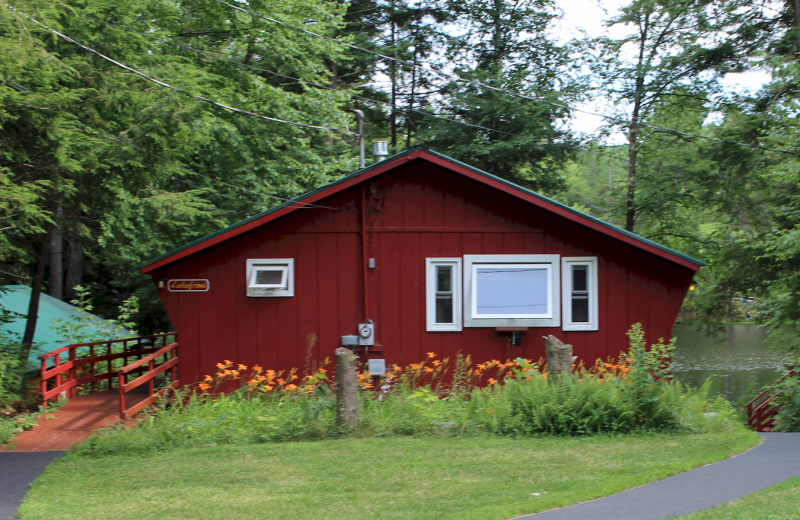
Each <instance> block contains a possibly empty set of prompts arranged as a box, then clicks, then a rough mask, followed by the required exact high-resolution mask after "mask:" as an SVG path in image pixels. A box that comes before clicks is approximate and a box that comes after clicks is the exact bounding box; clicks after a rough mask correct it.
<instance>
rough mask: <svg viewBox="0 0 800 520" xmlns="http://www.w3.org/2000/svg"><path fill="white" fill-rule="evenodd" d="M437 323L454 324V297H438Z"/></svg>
mask: <svg viewBox="0 0 800 520" xmlns="http://www.w3.org/2000/svg"><path fill="white" fill-rule="evenodd" d="M436 323H453V296H452V294H451V295H450V296H439V295H437V296H436Z"/></svg>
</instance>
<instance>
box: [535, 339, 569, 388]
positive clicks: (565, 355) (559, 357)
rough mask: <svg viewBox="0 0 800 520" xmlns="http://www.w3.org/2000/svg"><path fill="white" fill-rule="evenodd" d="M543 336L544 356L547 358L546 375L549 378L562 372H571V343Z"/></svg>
mask: <svg viewBox="0 0 800 520" xmlns="http://www.w3.org/2000/svg"><path fill="white" fill-rule="evenodd" d="M542 337H543V338H544V356H545V359H546V360H547V377H548V378H550V379H551V380H552V379H553V378H555V377H558V376H560V375H562V374H571V373H572V362H573V361H575V358H574V357H572V345H565V344H564V342H563V341H561V340H560V339H558V338H557V337H555V336H553V335H552V334H551V335H550V336H542Z"/></svg>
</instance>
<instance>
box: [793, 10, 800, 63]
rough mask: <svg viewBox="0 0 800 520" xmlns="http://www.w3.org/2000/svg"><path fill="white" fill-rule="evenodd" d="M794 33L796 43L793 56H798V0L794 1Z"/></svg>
mask: <svg viewBox="0 0 800 520" xmlns="http://www.w3.org/2000/svg"><path fill="white" fill-rule="evenodd" d="M794 31H795V39H796V41H797V51H796V52H795V55H800V0H794Z"/></svg>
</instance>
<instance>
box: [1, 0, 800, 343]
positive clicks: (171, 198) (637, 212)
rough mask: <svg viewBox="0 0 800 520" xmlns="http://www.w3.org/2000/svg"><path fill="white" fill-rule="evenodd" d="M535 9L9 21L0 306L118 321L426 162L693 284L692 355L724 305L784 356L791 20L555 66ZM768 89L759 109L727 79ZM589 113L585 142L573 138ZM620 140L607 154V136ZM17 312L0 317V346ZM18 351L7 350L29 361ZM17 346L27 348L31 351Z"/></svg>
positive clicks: (796, 308)
mask: <svg viewBox="0 0 800 520" xmlns="http://www.w3.org/2000/svg"><path fill="white" fill-rule="evenodd" d="M559 15H560V11H559V6H558V4H557V2H555V1H551V0H460V1H455V0H419V1H410V0H352V1H349V2H345V1H336V0H313V1H312V0H268V1H264V0H249V1H248V2H246V3H245V2H238V1H237V0H229V1H223V0H126V1H124V2H118V1H117V2H112V1H109V0H25V1H2V2H0V126H1V128H2V129H1V130H0V285H12V284H26V285H29V286H32V287H33V288H34V294H36V292H37V290H39V289H41V290H43V291H44V292H46V293H49V294H50V295H51V296H54V297H56V298H59V299H62V300H65V301H69V300H70V299H72V298H74V297H75V296H76V287H86V288H88V290H89V294H90V296H91V300H92V305H93V307H94V310H95V311H96V312H97V313H98V314H100V315H107V316H110V315H112V314H113V312H114V310H113V309H116V308H117V307H118V306H119V305H120V304H121V302H123V301H125V300H126V299H128V298H129V297H130V296H132V295H136V296H138V297H139V301H140V312H139V313H138V315H137V316H136V320H137V326H138V330H139V332H140V333H151V332H157V331H164V330H167V329H169V323H168V321H167V318H166V316H165V314H164V312H163V309H162V307H161V303H160V300H159V298H158V297H157V294H156V292H155V288H154V287H153V284H152V281H151V280H150V279H149V278H148V277H145V276H142V275H140V274H139V273H138V270H136V269H135V266H136V265H137V264H139V263H141V262H143V261H144V260H147V259H149V258H152V257H155V256H157V255H159V254H162V253H164V252H165V251H169V250H171V249H173V248H174V247H177V246H179V245H182V244H185V243H187V242H190V241H192V240H195V239H197V238H200V237H202V236H205V235H207V234H209V233H213V232H215V231H217V230H219V229H221V228H223V227H225V226H228V225H230V224H232V223H234V222H236V221H238V220H241V219H243V218H245V217H247V216H250V215H255V214H257V213H258V212H260V211H263V210H265V209H268V208H270V207H273V206H275V205H277V204H280V203H282V202H284V201H286V200H287V199H291V198H292V197H294V196H297V195H299V194H301V193H303V192H305V191H307V190H309V189H312V188H315V187H318V186H321V185H324V184H326V183H328V182H330V181H332V180H334V179H336V178H338V177H341V176H343V175H345V174H348V173H350V172H352V171H354V170H356V169H357V167H358V147H357V144H356V142H357V135H356V134H357V126H356V123H355V118H354V115H353V110H355V109H358V110H362V111H363V112H364V113H365V115H366V124H365V134H366V141H367V143H370V142H371V141H374V140H386V141H389V147H390V151H391V152H392V153H396V152H400V151H402V150H404V149H406V148H408V147H410V146H415V145H425V146H427V147H429V148H430V149H432V150H435V151H438V152H441V153H444V154H446V155H449V156H451V157H454V158H456V159H459V160H462V161H464V162H466V163H468V164H471V165H474V166H476V167H478V168H481V169H483V170H486V171H488V172H490V173H493V174H495V175H498V176H500V177H504V178H506V179H509V180H511V181H513V182H515V183H518V184H520V185H522V186H525V187H527V188H531V189H534V190H536V191H539V192H541V193H543V194H545V195H547V196H549V197H552V198H554V199H556V200H559V201H561V202H563V203H565V204H568V205H570V206H572V207H574V208H577V209H579V210H582V211H585V212H587V213H590V214H592V215H594V216H595V217H597V218H600V219H603V220H605V221H608V222H610V223H612V224H615V225H617V226H620V227H623V228H625V229H627V230H629V231H633V232H635V233H637V234H639V235H641V236H643V237H645V238H649V239H652V240H655V241H657V242H660V243H662V244H665V245H667V246H669V247H672V248H675V249H677V250H679V251H681V252H685V253H687V254H689V255H691V256H693V257H696V258H699V259H702V260H704V261H706V262H708V263H709V266H708V267H706V268H704V269H703V270H702V271H701V272H700V273H699V275H698V277H697V282H698V290H697V291H695V293H693V295H692V298H690V299H689V300H688V301H687V304H686V306H687V308H688V309H689V310H691V311H693V312H694V313H695V315H696V316H697V318H698V321H697V323H698V324H699V325H700V326H702V327H704V328H705V329H706V330H708V331H713V330H715V329H716V328H717V327H718V326H719V324H720V323H723V322H724V321H725V320H728V319H730V316H731V312H732V310H733V303H732V302H733V301H734V299H735V298H746V299H752V300H754V302H755V303H754V307H753V316H754V319H756V320H758V321H759V322H760V323H763V324H764V325H766V326H767V327H769V328H770V329H771V330H772V331H773V335H774V337H775V339H776V340H778V341H779V342H780V343H782V344H783V345H786V346H789V347H796V345H797V344H798V338H799V337H800V227H799V226H798V224H800V162H799V161H798V159H799V158H800V140H798V136H800V120H798V109H800V104H798V102H799V101H800V0H782V1H767V0H764V1H752V0H747V1H745V0H726V1H718V0H713V1H712V0H701V1H696V0H632V1H631V2H630V3H628V4H627V5H625V6H623V7H622V8H621V10H620V11H619V12H618V13H617V14H615V15H613V16H611V17H609V19H608V20H606V21H605V23H606V24H607V25H608V27H610V28H611V29H615V28H617V29H621V30H615V31H610V32H609V33H608V34H618V35H621V36H619V37H612V36H599V37H590V36H585V37H582V38H574V39H571V40H570V41H563V39H560V38H559V37H558V35H557V34H556V33H555V32H554V29H553V28H554V24H555V22H556V21H557V20H558V17H559ZM750 70H759V71H765V72H767V73H768V74H769V75H770V78H771V79H770V81H769V82H768V83H767V84H765V85H764V86H763V88H761V89H760V90H758V91H757V92H753V93H742V92H740V93H731V92H729V91H726V90H725V89H723V88H722V83H721V82H722V81H723V80H724V78H725V77H726V75H728V74H731V73H740V72H745V71H750ZM596 99H604V100H606V101H607V102H606V107H607V108H606V109H605V111H604V112H603V114H602V116H601V120H602V121H603V126H602V128H601V130H600V131H599V132H596V133H595V134H593V135H589V136H587V135H583V134H577V133H576V132H574V131H572V130H571V125H570V121H571V118H574V116H575V115H576V114H578V113H580V112H579V108H578V107H581V106H585V103H586V102H587V101H589V100H596ZM620 135H622V136H624V140H623V141H622V144H620V140H619V139H614V138H612V137H613V136H620ZM8 316H10V314H9V311H7V310H0V320H2V319H8ZM29 342H30V337H26V338H16V339H15V338H4V345H6V346H5V347H2V348H6V349H10V348H12V347H11V345H12V344H17V345H18V346H16V347H14V348H17V349H19V352H17V354H19V355H20V356H21V357H23V358H26V357H27V348H26V346H24V343H29ZM19 344H23V346H22V347H20V346H19Z"/></svg>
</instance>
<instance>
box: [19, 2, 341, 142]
mask: <svg viewBox="0 0 800 520" xmlns="http://www.w3.org/2000/svg"><path fill="white" fill-rule="evenodd" d="M8 8H9V9H11V10H12V11H14V12H16V13H19V14H20V15H22V16H23V17H25V18H27V19H28V20H30V21H32V22H34V23H36V24H38V25H40V26H42V27H44V28H45V29H47V30H48V31H50V32H52V33H53V34H55V35H56V36H58V37H59V38H61V39H63V40H65V41H67V42H70V43H73V44H75V45H77V46H79V47H81V48H82V49H84V50H86V51H89V52H91V53H93V54H95V55H97V56H100V57H101V58H103V59H104V60H106V61H108V62H110V63H113V64H114V65H116V66H118V67H120V68H123V69H125V70H127V71H129V72H132V73H133V74H136V75H137V76H139V77H141V78H144V79H146V80H147V81H150V82H152V83H155V84H157V85H161V86H162V87H165V88H168V89H171V90H174V91H176V92H180V93H182V94H185V95H187V96H190V97H193V98H194V99H197V100H199V101H203V102H205V103H209V104H211V105H214V106H217V107H221V108H225V109H227V110H231V111H233V112H237V113H240V114H244V115H248V116H251V117H257V118H259V119H265V120H267V121H272V122H275V123H284V124H289V125H293V126H298V127H303V128H313V129H315V130H328V131H331V132H336V133H338V134H341V135H344V136H347V137H355V136H354V135H353V134H350V133H349V132H345V131H343V130H339V129H337V128H333V127H329V126H319V125H311V124H307V123H298V122H296V121H288V120H286V119H278V118H275V117H269V116H265V115H261V114H257V113H255V112H250V111H249V110H244V109H241V108H237V107H233V106H230V105H226V104H224V103H219V102H217V101H213V100H211V99H208V98H205V97H203V96H198V95H196V94H192V93H191V92H188V91H186V90H184V89H182V88H179V87H175V86H172V85H170V84H169V83H165V82H163V81H161V80H158V79H155V78H153V77H150V76H148V75H147V74H145V73H143V72H140V71H138V70H136V69H134V68H132V67H129V66H127V65H125V64H124V63H120V62H118V61H116V60H114V59H113V58H109V57H108V56H106V55H104V54H102V53H100V52H98V51H96V50H94V49H92V48H91V47H88V46H86V45H84V44H82V43H80V42H78V41H76V40H74V39H72V38H70V37H69V36H67V35H66V34H63V33H61V32H58V31H56V30H55V29H51V28H50V27H48V26H47V25H45V24H43V23H42V22H39V21H38V20H36V19H35V18H31V17H30V16H28V15H26V14H24V13H22V12H21V11H19V10H17V9H15V8H13V7H11V6H8Z"/></svg>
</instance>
